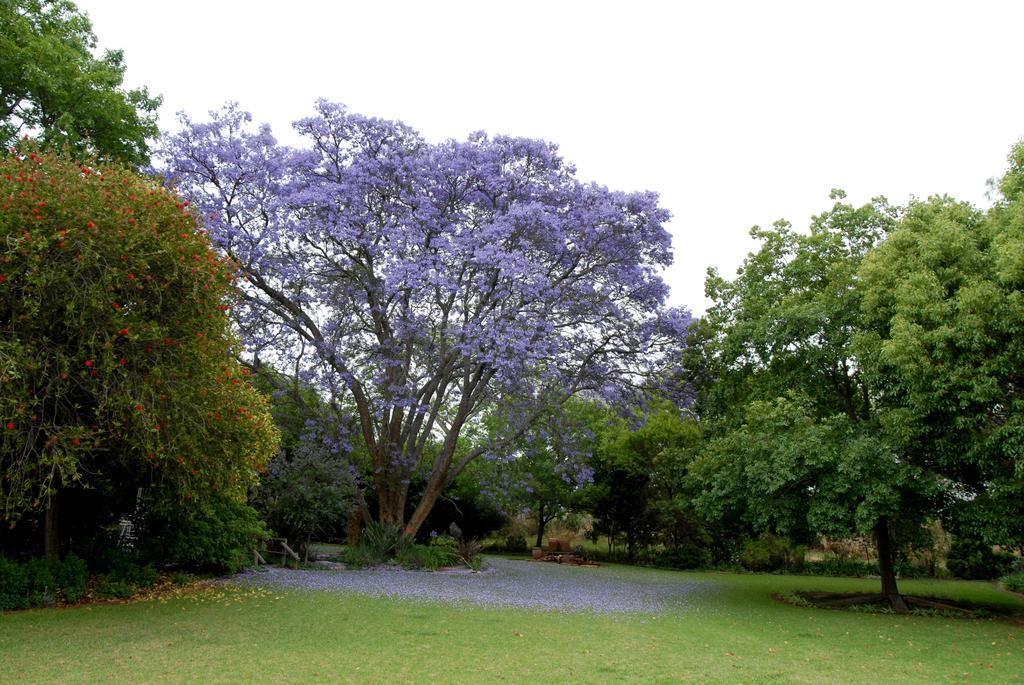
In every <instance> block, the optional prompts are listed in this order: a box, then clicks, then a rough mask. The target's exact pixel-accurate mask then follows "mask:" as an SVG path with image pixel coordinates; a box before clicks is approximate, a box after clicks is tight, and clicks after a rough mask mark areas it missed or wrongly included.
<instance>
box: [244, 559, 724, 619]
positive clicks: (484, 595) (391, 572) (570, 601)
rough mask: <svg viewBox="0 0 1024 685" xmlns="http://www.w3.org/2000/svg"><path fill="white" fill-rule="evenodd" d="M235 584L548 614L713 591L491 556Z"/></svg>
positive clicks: (688, 601) (625, 573) (684, 580)
mask: <svg viewBox="0 0 1024 685" xmlns="http://www.w3.org/2000/svg"><path fill="white" fill-rule="evenodd" d="M231 582H237V583H243V584H247V585H258V586H265V587H273V588H280V589H286V590H321V591H328V592H351V593H356V594H360V595H369V596H371V597H391V598H396V599H412V600H422V601H430V602H439V603H443V604H449V605H454V606H460V605H467V604H471V605H477V606H486V607H514V608H519V609H540V610H546V611H566V612H596V613H624V612H626V613H632V612H641V613H655V612H661V611H665V610H668V609H672V610H677V611H678V610H687V609H690V608H693V606H694V604H695V603H696V602H699V601H700V600H701V599H702V598H704V597H706V596H707V594H708V593H711V592H714V591H715V585H714V583H712V582H711V581H708V580H698V579H694V578H692V577H690V576H686V575H683V574H678V573H672V572H651V571H645V570H639V569H632V568H620V567H604V566H602V567H596V568H594V567H590V568H588V567H579V566H562V565H558V564H545V563H540V562H531V561H522V560H513V559H502V558H498V557H488V558H487V560H486V565H485V570H484V571H483V572H481V573H468V572H460V571H454V572H451V571H450V572H446V571H438V572H433V573H432V572H429V571H409V570H405V569H401V568H397V567H393V566H382V567H379V568H374V569H362V570H351V569H350V570H341V571H321V570H290V569H282V568H272V569H269V570H265V571H258V572H248V573H244V574H242V575H240V576H236V577H235V578H234V579H233V580H232V581H231Z"/></svg>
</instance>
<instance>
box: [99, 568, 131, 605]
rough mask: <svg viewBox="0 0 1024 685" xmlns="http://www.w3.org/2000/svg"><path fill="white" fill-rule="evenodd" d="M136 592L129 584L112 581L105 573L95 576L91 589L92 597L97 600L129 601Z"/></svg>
mask: <svg viewBox="0 0 1024 685" xmlns="http://www.w3.org/2000/svg"><path fill="white" fill-rule="evenodd" d="M136 591H137V589H136V587H135V586H134V585H132V584H131V583H126V582H124V581H123V580H114V579H113V578H111V577H110V576H109V575H107V574H105V573H103V574H100V575H98V576H96V582H95V584H94V585H93V588H92V593H93V595H94V596H95V597H97V598H99V599H131V598H132V597H134V596H135V593H136Z"/></svg>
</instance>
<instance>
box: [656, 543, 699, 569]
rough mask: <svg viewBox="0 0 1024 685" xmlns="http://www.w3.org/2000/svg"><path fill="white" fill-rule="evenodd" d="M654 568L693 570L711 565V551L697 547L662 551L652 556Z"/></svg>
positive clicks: (671, 548) (685, 546)
mask: <svg viewBox="0 0 1024 685" xmlns="http://www.w3.org/2000/svg"><path fill="white" fill-rule="evenodd" d="M654 565H655V566H664V567H666V568H678V569H694V568H707V567H708V566H710V565H711V550H709V549H706V548H704V547H700V546H698V545H679V546H678V547H670V548H668V549H663V550H661V551H660V552H658V553H657V554H656V555H655V556H654Z"/></svg>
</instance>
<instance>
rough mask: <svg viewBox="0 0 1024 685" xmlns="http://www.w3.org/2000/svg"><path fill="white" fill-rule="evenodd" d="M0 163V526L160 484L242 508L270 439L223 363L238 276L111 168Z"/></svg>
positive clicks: (182, 211) (183, 217)
mask: <svg viewBox="0 0 1024 685" xmlns="http://www.w3.org/2000/svg"><path fill="white" fill-rule="evenodd" d="M25 152H26V154H11V155H7V156H4V157H2V158H0V497H2V499H0V518H2V520H3V521H4V522H5V523H6V524H7V525H9V526H11V527H13V526H14V525H15V524H16V523H17V522H18V521H19V519H21V518H22V517H23V516H24V515H25V514H26V513H31V512H36V511H40V510H45V511H46V513H47V517H46V518H47V524H48V525H47V526H46V530H47V534H46V541H47V551H48V553H50V554H55V553H56V550H57V543H58V538H57V535H58V533H59V528H58V526H57V522H56V511H57V502H58V494H59V493H60V492H61V491H62V490H67V489H75V488H97V487H99V486H101V485H103V486H104V487H109V486H110V485H111V484H114V487H116V488H118V489H130V491H131V492H134V489H135V487H136V486H140V485H149V484H153V485H157V486H161V487H166V488H171V489H173V491H174V492H175V493H176V495H177V497H178V500H179V501H184V502H188V501H198V500H201V499H203V498H204V497H208V496H214V495H217V496H228V497H233V498H235V499H238V500H242V499H243V498H244V496H245V493H246V491H247V489H248V487H249V485H250V484H251V483H252V482H253V481H254V480H255V477H256V473H257V469H258V468H260V467H261V466H262V465H263V464H264V463H266V461H267V460H268V459H269V458H270V457H271V456H272V455H273V454H274V452H275V451H276V448H277V440H278V435H277V431H276V429H275V428H274V426H273V425H272V422H271V419H270V414H269V412H268V410H267V407H266V402H265V400H264V398H263V396H262V395H260V394H259V393H258V392H257V391H256V390H255V389H254V388H253V387H252V386H251V385H250V383H249V381H248V376H247V371H246V369H244V368H242V367H241V366H240V365H239V363H238V362H237V361H236V360H235V355H236V354H237V352H238V346H237V340H236V339H235V337H234V335H233V333H232V328H231V322H230V318H229V313H228V310H229V309H230V307H231V304H232V301H233V298H234V285H233V283H234V278H235V274H234V271H233V268H232V265H231V264H229V263H227V262H225V260H224V259H223V258H222V257H220V256H219V255H218V254H217V253H216V252H215V251H214V250H213V248H212V246H211V244H210V241H209V239H208V238H207V237H206V235H205V234H204V233H203V232H202V231H201V230H199V228H198V224H197V221H196V217H195V216H194V215H193V214H192V212H191V211H190V210H189V208H188V207H187V206H186V204H185V203H184V202H183V201H182V200H180V199H179V198H178V197H177V196H175V195H174V194H173V193H171V192H170V191H168V190H165V189H163V188H161V187H160V186H159V185H158V184H156V183H155V182H154V181H152V180H150V179H147V178H144V177H142V176H139V175H138V174H136V173H134V172H132V171H130V170H128V169H126V168H124V167H123V166H120V165H117V164H112V165H109V166H102V167H90V166H87V165H82V164H80V163H77V162H72V161H70V160H68V159H66V158H64V157H62V156H58V155H55V154H47V155H39V154H37V153H36V152H35V151H33V150H31V149H29V150H26V151H25Z"/></svg>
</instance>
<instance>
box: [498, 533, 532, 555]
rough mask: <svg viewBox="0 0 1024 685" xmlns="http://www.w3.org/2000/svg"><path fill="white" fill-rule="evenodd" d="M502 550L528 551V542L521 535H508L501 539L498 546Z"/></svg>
mask: <svg viewBox="0 0 1024 685" xmlns="http://www.w3.org/2000/svg"><path fill="white" fill-rule="evenodd" d="M500 549H501V550H502V551H504V552H513V553H516V554H518V553H525V552H529V551H530V543H528V542H527V541H526V538H525V537H523V536H522V535H515V534H512V535H509V536H507V537H506V538H505V539H504V540H503V541H502V546H501V548H500Z"/></svg>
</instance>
